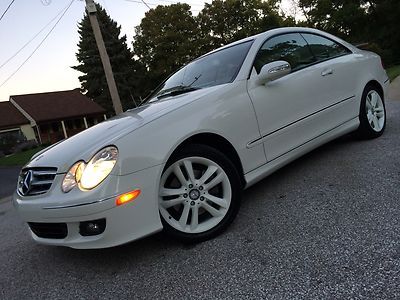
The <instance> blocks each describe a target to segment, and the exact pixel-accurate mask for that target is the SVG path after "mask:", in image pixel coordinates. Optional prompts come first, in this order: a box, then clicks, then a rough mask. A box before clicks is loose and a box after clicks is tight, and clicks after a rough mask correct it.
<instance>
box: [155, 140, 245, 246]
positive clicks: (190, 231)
mask: <svg viewBox="0 0 400 300" xmlns="http://www.w3.org/2000/svg"><path fill="white" fill-rule="evenodd" d="M240 195H241V182H240V178H239V175H238V173H237V170H236V168H235V166H234V165H233V164H232V162H231V161H230V160H229V159H228V158H227V157H225V156H224V155H223V154H222V153H221V152H219V151H218V150H216V149H214V148H211V147H208V146H205V145H190V146H188V147H185V148H183V149H182V150H181V151H179V152H178V153H177V154H176V155H174V156H173V157H172V158H171V159H170V160H169V162H168V163H167V165H166V167H165V169H164V172H163V174H162V177H161V181H160V190H159V211H160V215H161V220H162V222H163V225H164V230H165V231H166V232H167V233H168V234H170V235H172V236H173V237H174V238H177V239H180V240H182V241H184V242H200V241H204V240H207V239H210V238H212V237H214V236H216V235H217V234H219V233H220V232H222V231H223V230H224V229H225V228H226V227H227V226H228V225H229V224H230V223H231V222H232V221H233V219H234V218H235V216H236V214H237V212H238V210H239V207H240Z"/></svg>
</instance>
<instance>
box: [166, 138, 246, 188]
mask: <svg viewBox="0 0 400 300" xmlns="http://www.w3.org/2000/svg"><path fill="white" fill-rule="evenodd" d="M191 144H202V145H206V146H209V147H212V148H214V149H216V150H218V151H220V152H222V153H223V154H224V155H226V156H227V157H228V158H229V160H230V161H231V162H232V163H233V165H234V166H235V167H236V170H237V171H238V174H239V177H240V181H241V184H242V186H241V187H242V188H243V187H244V186H245V185H246V181H245V178H244V171H243V165H242V161H241V159H240V157H239V155H238V153H237V151H236V149H235V147H234V146H233V145H232V144H231V143H230V142H229V141H228V140H227V139H226V138H224V137H222V136H221V135H219V134H216V133H211V132H202V133H196V134H194V135H192V136H190V137H187V138H186V139H185V140H183V141H182V142H181V143H180V144H179V145H178V146H177V147H176V148H175V149H174V150H173V151H172V153H171V154H170V156H169V158H168V160H170V159H171V158H172V157H173V156H174V154H176V153H177V152H179V150H180V149H182V148H184V147H185V146H187V145H191Z"/></svg>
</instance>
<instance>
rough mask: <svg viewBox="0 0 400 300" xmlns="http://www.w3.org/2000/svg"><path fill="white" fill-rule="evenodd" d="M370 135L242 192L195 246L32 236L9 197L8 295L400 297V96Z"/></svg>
mask: <svg viewBox="0 0 400 300" xmlns="http://www.w3.org/2000/svg"><path fill="white" fill-rule="evenodd" d="M387 107H388V111H389V115H388V118H389V119H388V127H387V131H386V133H385V135H384V136H382V137H381V138H380V139H377V140H373V141H355V140H353V139H352V138H350V137H344V138H341V139H339V140H337V141H335V142H332V143H330V144H328V145H326V146H324V147H322V148H320V149H318V150H316V151H314V152H312V153H310V154H308V155H306V156H305V157H303V158H302V159H300V160H298V161H296V162H294V163H292V164H290V165H289V166H287V167H285V168H284V169H282V170H280V171H279V172H277V173H275V174H274V175H272V176H270V177H269V178H267V179H266V180H264V181H262V182H260V183H259V184H257V185H255V186H254V187H252V188H250V189H249V190H247V191H245V193H244V202H243V206H242V209H241V212H240V213H239V215H238V218H237V220H236V221H235V222H234V224H233V225H232V226H231V227H230V228H229V230H228V231H227V232H226V233H225V234H223V235H222V236H220V237H218V238H216V239H214V240H212V241H208V242H205V243H202V244H199V245H196V246H192V247H187V246H183V245H181V244H179V243H175V242H170V241H169V240H167V239H166V238H165V237H164V236H163V235H161V234H159V235H156V236H152V237H149V238H147V239H144V240H141V241H137V242H134V243H131V244H128V245H125V246H121V247H116V248H113V249H106V250H95V251H79V250H73V249H68V248H53V247H45V246H40V245H36V244H34V243H33V242H32V241H31V240H30V238H29V237H28V235H27V230H26V228H25V226H24V224H23V223H22V222H21V221H20V220H19V218H18V217H17V216H16V214H15V212H14V211H13V210H12V207H11V205H10V203H5V204H4V203H3V204H0V241H1V243H0V270H1V271H0V298H1V299H23V298H29V299H38V298H47V299H56V298H83V299H92V298H141V299H152V298H175V299H178V298H231V299H238V298H249V299H250V298H268V299H301V298H303V299H310V298H314V299H334V298H336V299H338V298H339V299H349V298H354V299H360V298H369V299H396V298H397V299H399V298H400V285H399V282H400V190H399V182H400V160H399V153H400V138H399V137H400V102H389V103H387Z"/></svg>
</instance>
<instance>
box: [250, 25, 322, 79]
mask: <svg viewBox="0 0 400 300" xmlns="http://www.w3.org/2000/svg"><path fill="white" fill-rule="evenodd" d="M277 60H284V61H287V62H288V63H290V65H291V67H292V70H293V71H296V70H299V69H301V68H304V67H306V66H308V65H310V64H312V63H314V62H315V58H314V56H313V55H312V53H311V52H310V49H309V47H308V45H307V43H306V41H305V40H304V39H303V37H302V36H301V35H300V34H299V33H290V34H284V35H279V36H276V37H273V38H271V39H269V40H267V41H266V42H265V43H264V45H263V46H262V47H261V49H260V51H259V52H258V54H257V56H256V59H255V62H254V67H255V69H256V71H257V73H258V74H259V73H260V71H261V68H262V67H263V66H264V65H266V64H268V63H271V62H274V61H277Z"/></svg>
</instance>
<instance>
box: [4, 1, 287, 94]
mask: <svg viewBox="0 0 400 300" xmlns="http://www.w3.org/2000/svg"><path fill="white" fill-rule="evenodd" d="M11 1H12V0H1V1H0V15H1V14H2V13H3V12H4V11H5V9H6V8H7V6H8V5H9V4H10V3H11ZM96 1H97V2H99V3H100V4H101V5H103V7H105V8H106V10H107V11H108V13H109V14H110V15H111V17H112V18H113V19H114V20H115V21H116V22H117V23H118V24H120V25H121V28H122V33H123V34H126V35H127V37H128V41H129V43H130V42H131V41H132V37H133V33H134V27H135V26H136V25H138V24H139V23H140V20H141V19H142V18H143V17H144V14H145V12H146V11H147V10H148V8H147V7H146V6H145V5H143V4H141V3H138V2H140V1H138V2H129V1H128V0H96ZM132 1H136V0H132ZM289 1H290V0H286V3H285V4H284V7H283V8H284V10H289V4H288V3H289ZM70 2H71V0H53V1H50V0H29V1H27V0H15V1H14V3H13V4H12V6H11V7H10V9H9V10H8V12H7V13H6V14H5V15H4V17H3V19H2V20H1V21H0V45H1V46H0V101H5V100H8V99H9V96H10V95H20V94H29V93H40V92H50V91H57V90H67V89H73V88H77V87H80V83H79V80H78V76H79V75H80V73H79V72H77V71H75V70H73V69H71V68H70V66H74V65H76V64H77V61H76V59H75V53H76V52H77V43H78V40H79V35H78V33H77V23H78V22H79V21H80V20H81V19H82V17H83V13H84V9H85V8H84V7H85V4H84V1H80V0H75V1H74V2H73V3H72V5H71V7H70V9H69V10H68V11H67V12H66V14H65V15H64V17H63V18H62V19H61V21H60V23H59V24H58V25H57V26H56V27H55V29H54V31H53V32H52V33H51V34H50V35H49V37H48V38H47V39H46V41H45V42H44V43H43V44H42V45H41V47H40V48H39V49H38V50H37V51H36V52H35V53H34V54H33V56H32V57H31V58H30V59H29V60H28V61H27V62H26V63H25V64H24V65H23V66H22V67H21V69H20V70H19V71H18V72H17V73H16V74H15V75H14V76H13V77H12V78H10V79H9V80H8V81H7V82H6V83H5V84H3V83H4V82H5V81H6V80H7V79H8V78H9V77H10V75H12V74H13V73H14V72H15V71H16V70H17V69H18V68H19V67H20V66H21V64H22V63H23V62H24V61H25V60H26V58H27V57H28V56H29V55H30V54H31V53H32V52H33V51H34V49H35V48H36V47H37V46H38V44H39V43H40V42H41V40H42V39H43V38H44V36H45V35H46V34H47V33H48V32H49V30H50V29H51V27H52V26H53V25H54V23H55V22H56V19H55V20H54V21H53V22H52V23H51V24H50V25H49V26H48V27H47V28H46V29H45V30H44V31H43V32H42V33H41V34H40V35H38V36H37V37H36V38H35V39H34V40H33V41H32V42H31V43H30V44H29V45H28V46H26V47H25V48H24V50H22V51H21V52H20V53H19V54H18V55H17V56H16V57H15V58H13V59H12V60H10V61H9V62H8V63H7V64H6V65H4V66H2V65H3V64H4V63H5V62H6V61H7V60H8V59H9V58H10V57H11V56H13V55H14V54H15V53H17V51H19V50H20V49H21V48H22V47H23V46H24V45H25V44H26V43H27V42H28V41H29V40H31V39H32V38H33V37H34V36H35V35H36V34H38V32H40V30H41V29H42V28H43V27H44V26H46V24H48V23H49V22H50V21H51V20H52V19H54V18H55V17H56V16H57V15H59V13H60V12H61V11H62V10H63V9H64V8H66V7H67V6H68V4H69V3H70ZM146 2H147V3H148V4H149V5H150V6H152V7H154V6H155V5H154V4H164V5H166V4H169V3H171V2H175V1H173V0H147V1H146ZM181 2H183V1H181ZM184 2H186V3H188V4H190V5H191V6H192V11H193V13H194V14H197V13H198V11H199V10H201V9H202V7H203V6H204V3H205V2H208V3H210V2H211V0H207V1H201V0H187V1H184ZM1 66H2V67H1Z"/></svg>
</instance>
